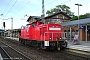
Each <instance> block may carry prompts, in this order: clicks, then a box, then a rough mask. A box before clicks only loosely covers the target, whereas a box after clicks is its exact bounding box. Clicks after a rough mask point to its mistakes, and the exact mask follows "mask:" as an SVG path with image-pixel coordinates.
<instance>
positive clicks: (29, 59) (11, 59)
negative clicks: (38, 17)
mask: <svg viewBox="0 0 90 60" xmlns="http://www.w3.org/2000/svg"><path fill="white" fill-rule="evenodd" d="M1 43H3V44H4V45H6V46H7V47H9V48H11V49H12V50H14V51H15V52H17V53H18V54H20V55H22V56H23V57H25V58H26V59H28V60H32V59H31V58H29V57H28V56H26V55H24V54H23V53H21V52H20V51H18V50H16V49H15V48H13V47H11V46H9V45H7V44H5V43H4V42H2V41H1ZM0 48H1V49H2V50H3V51H4V52H5V54H6V55H7V56H8V57H9V58H10V60H13V58H12V57H11V56H10V55H9V54H8V52H7V51H6V50H5V49H4V48H3V47H1V46H0Z"/></svg>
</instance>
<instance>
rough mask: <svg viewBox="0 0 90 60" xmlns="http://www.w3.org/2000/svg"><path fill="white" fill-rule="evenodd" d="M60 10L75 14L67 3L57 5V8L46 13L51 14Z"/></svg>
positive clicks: (70, 14) (71, 14)
mask: <svg viewBox="0 0 90 60" xmlns="http://www.w3.org/2000/svg"><path fill="white" fill-rule="evenodd" d="M58 11H62V12H65V13H67V14H68V15H69V16H73V15H74V13H73V12H71V11H70V7H68V6H66V5H57V6H56V7H55V8H53V9H51V10H47V12H46V14H48V15H51V14H53V13H57V12H58Z"/></svg>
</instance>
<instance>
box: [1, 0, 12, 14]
mask: <svg viewBox="0 0 90 60" xmlns="http://www.w3.org/2000/svg"><path fill="white" fill-rule="evenodd" d="M10 3H11V0H10V1H9V3H8V4H7V6H6V8H5V9H4V10H3V12H2V14H4V12H5V11H6V10H7V8H8V6H9V4H10Z"/></svg>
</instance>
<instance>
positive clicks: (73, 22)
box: [62, 18, 90, 26]
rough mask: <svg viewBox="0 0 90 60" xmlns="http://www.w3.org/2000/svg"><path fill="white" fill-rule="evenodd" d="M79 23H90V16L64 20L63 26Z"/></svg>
mask: <svg viewBox="0 0 90 60" xmlns="http://www.w3.org/2000/svg"><path fill="white" fill-rule="evenodd" d="M78 23H79V24H90V18H86V19H80V20H74V21H69V22H63V23H62V26H70V25H78Z"/></svg>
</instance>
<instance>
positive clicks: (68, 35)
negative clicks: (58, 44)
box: [67, 30, 70, 38]
mask: <svg viewBox="0 0 90 60" xmlns="http://www.w3.org/2000/svg"><path fill="white" fill-rule="evenodd" d="M67 37H68V38H70V30H68V34H67Z"/></svg>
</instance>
